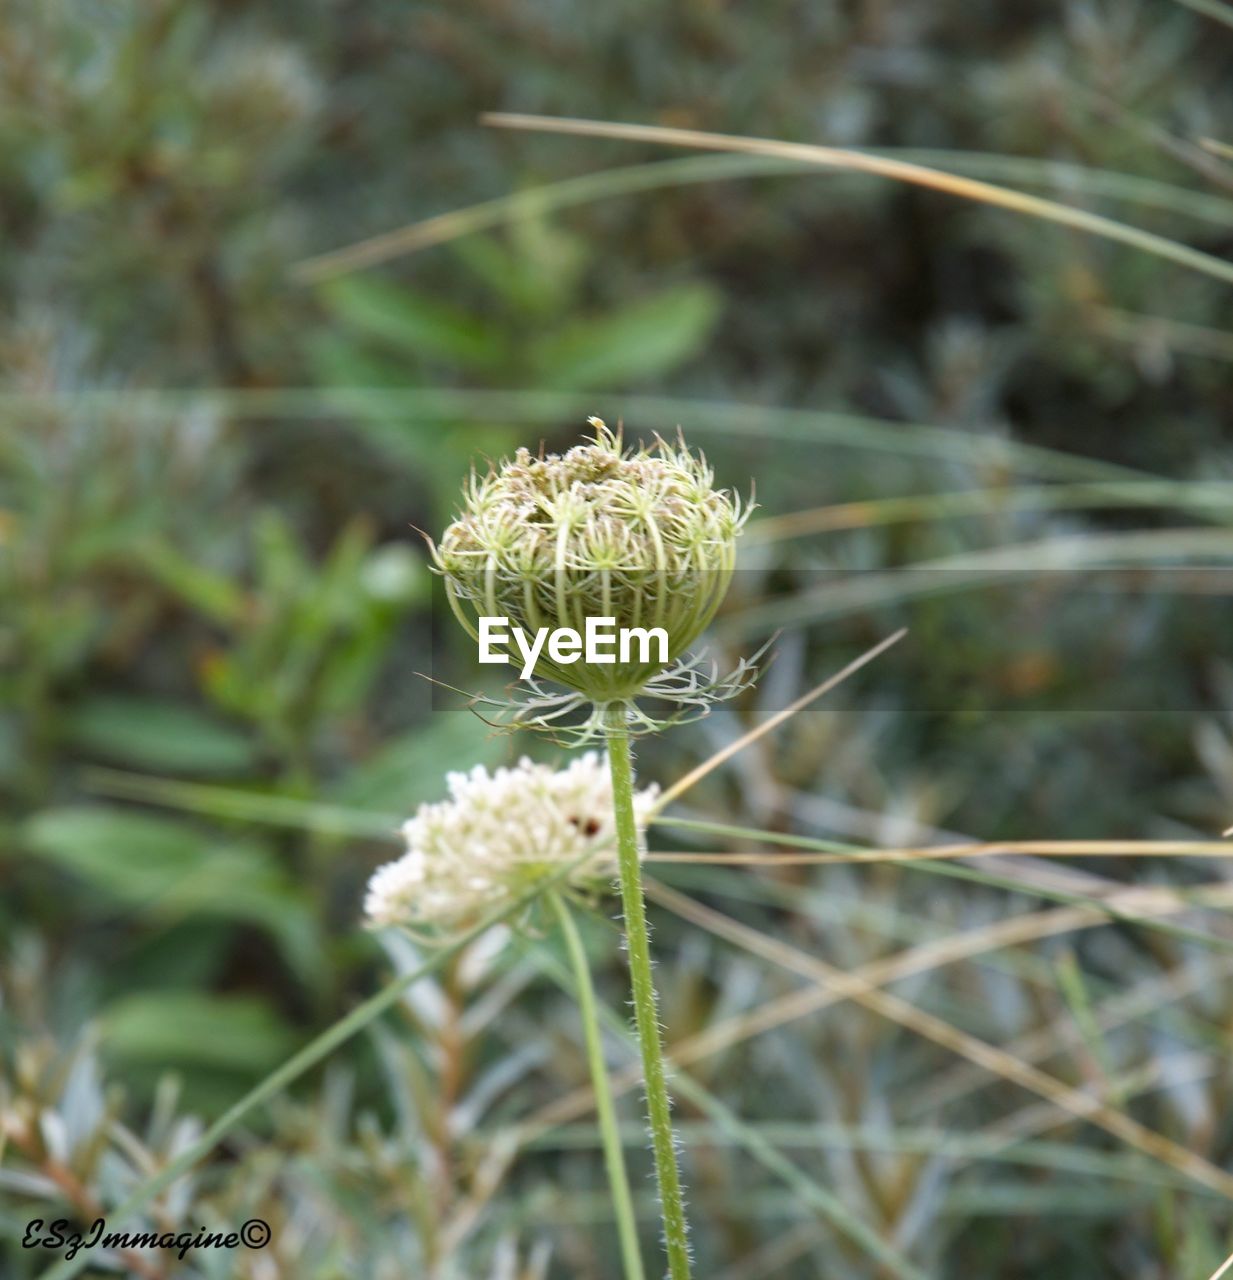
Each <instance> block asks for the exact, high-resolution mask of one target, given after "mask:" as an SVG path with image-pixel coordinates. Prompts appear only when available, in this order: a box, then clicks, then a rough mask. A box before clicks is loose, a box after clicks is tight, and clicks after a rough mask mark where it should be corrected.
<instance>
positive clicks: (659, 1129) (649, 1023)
mask: <svg viewBox="0 0 1233 1280" xmlns="http://www.w3.org/2000/svg"><path fill="white" fill-rule="evenodd" d="M607 739H608V765H609V768H610V769H611V770H612V808H613V815H614V818H615V821H616V836H617V857H618V861H619V865H620V870H621V905H622V909H623V912H624V916H625V939H626V945H627V947H628V949H629V977H630V988H631V991H632V994H633V1001H634V1020H635V1024H636V1026H637V1029H638V1047H639V1048H640V1050H641V1052H642V1071H643V1077H644V1080H645V1084H646V1109H647V1121H648V1123H649V1125H650V1130H651V1146H652V1149H653V1150H654V1153H655V1175H656V1178H657V1179H658V1182H659V1205H660V1214H661V1216H662V1218H663V1224H664V1245H665V1247H666V1249H667V1252H668V1275H669V1277H670V1278H671V1280H688V1277H689V1274H690V1269H689V1226H688V1224H687V1222H686V1220H685V1202H684V1198H683V1196H682V1194H681V1174H680V1169H679V1168H678V1167H677V1156H676V1141H675V1139H674V1137H673V1133H672V1106H671V1103H670V1101H669V1099H668V1086H667V1082H666V1080H665V1073H664V1051H663V1045H662V1043H661V1041H660V1034H659V1013H658V1010H657V1008H656V1000H655V980H654V977H653V976H652V973H651V943H650V937H649V935H648V932H647V923H646V903H645V902H644V901H643V896H642V867H641V864H640V863H639V859H638V831H637V826H636V824H635V821H634V771H633V759H632V752H631V750H630V745H629V729H628V727H627V726H626V723H625V706H624V704H623V703H619V702H617V703H613V704H611V705H610V706H609V709H608V714H607Z"/></svg>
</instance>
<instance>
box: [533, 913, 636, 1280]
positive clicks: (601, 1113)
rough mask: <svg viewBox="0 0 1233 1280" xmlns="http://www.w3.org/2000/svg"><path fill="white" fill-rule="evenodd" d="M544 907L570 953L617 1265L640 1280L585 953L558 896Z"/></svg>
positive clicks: (631, 1208)
mask: <svg viewBox="0 0 1233 1280" xmlns="http://www.w3.org/2000/svg"><path fill="white" fill-rule="evenodd" d="M547 897H548V902H549V905H550V906H551V907H552V910H553V913H554V914H555V915H556V918H557V923H558V924H559V925H560V927H561V934H562V936H563V937H564V938H565V949H566V950H567V951H568V952H569V960H570V965H571V967H572V968H573V970H574V986H575V988H576V991H577V996H578V1012H579V1014H580V1016H581V1018H582V1034H583V1038H584V1039H585V1041H586V1049H587V1064H588V1066H589V1067H590V1070H591V1087H592V1088H593V1089H594V1091H595V1112H596V1115H597V1116H598V1118H599V1132H600V1137H601V1139H602V1141H603V1146H604V1166H605V1168H606V1169H607V1171H608V1190H609V1192H610V1194H611V1196H612V1212H613V1216H614V1217H615V1218H616V1225H617V1235H618V1237H619V1238H620V1242H621V1263H622V1266H623V1268H624V1273H625V1280H645V1274H646V1273H645V1272H644V1271H643V1269H642V1255H641V1254H640V1252H639V1249H638V1221H637V1218H636V1217H635V1215H634V1202H633V1197H632V1196H631V1195H630V1191H629V1174H628V1172H627V1171H626V1168H625V1148H624V1146H623V1145H622V1142H621V1133H620V1129H619V1128H618V1126H617V1118H616V1107H615V1105H614V1104H613V1101H612V1086H611V1085H610V1083H609V1081H608V1070H607V1066H606V1064H605V1062H604V1045H603V1040H602V1038H601V1036H600V1028H599V1011H598V1009H597V1007H596V1004H595V987H594V985H593V984H592V982H591V968H590V965H588V963H587V954H586V951H585V950H584V949H583V946H582V939H581V937H579V935H578V926H577V925H576V924H575V923H574V918H573V916H572V915H571V914H570V910H569V908H568V907H567V906H566V905H565V902H564V900H563V899H562V897H561V895H560V893H558V892H557V891H556V890H555V889H550V890H549V891H548V894H547Z"/></svg>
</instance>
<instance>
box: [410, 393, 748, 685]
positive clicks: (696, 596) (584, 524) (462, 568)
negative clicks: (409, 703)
mask: <svg viewBox="0 0 1233 1280" xmlns="http://www.w3.org/2000/svg"><path fill="white" fill-rule="evenodd" d="M591 423H592V425H593V426H594V427H595V429H596V437H595V442H594V443H593V444H586V445H579V446H577V447H576V448H573V449H570V450H569V452H567V453H565V454H563V455H558V454H549V455H547V456H546V457H545V456H542V455H541V456H540V457H533V456H532V455H531V454H530V453H529V452H528V451H527V450H526V449H519V450H518V452H517V454H516V455H515V456H514V459H513V461H507V462H504V463H502V464H501V465H500V466H499V467H497V468H495V469H493V470H491V471H490V472H489V473H488V475H487V476H485V477H483V478H482V479H481V478H479V477H478V476H476V475H474V474H473V475H472V477H471V480H470V483H469V484H468V486H467V488H466V491H465V493H464V503H463V509H462V512H461V514H460V515H459V517H458V519H457V520H455V521H454V523H453V524H451V525H450V526H449V528H448V529H446V531H445V533H444V534H443V535H442V537H441V541H440V543H439V545H437V546H436V547H434V548H433V557H434V560H435V563H436V566H437V569H438V570H439V571H440V572H441V574H442V575H443V577H444V579H445V585H446V591H447V593H448V596H449V600H450V605H451V607H452V608H453V610H454V613H455V614H456V616H457V617H458V620H459V621H460V622H461V623H462V625H463V627H464V628H466V630H467V631H468V632H469V633H470V634H471V636H472V637H474V638H476V639H478V629H477V619H478V618H479V617H483V616H488V617H506V618H508V619H509V620H510V625H511V626H512V627H514V626H516V627H521V628H522V629H523V630H524V631H525V632H527V633H528V634H533V633H535V632H538V631H539V630H541V629H542V628H547V629H549V630H550V631H555V630H558V629H560V628H570V629H571V630H573V631H576V632H578V633H579V634H582V633H583V632H584V631H585V629H586V619H587V618H588V617H594V618H601V617H606V618H613V619H614V620H615V627H616V628H617V629H618V630H624V629H629V628H652V627H660V628H663V630H664V631H665V632H666V633H667V636H668V663H654V664H647V663H645V662H641V661H629V662H624V663H622V662H614V663H612V664H596V663H587V662H585V661H580V662H577V663H574V664H561V663H556V662H553V661H552V660H551V658H550V657H549V656H547V655H543V656H541V657H540V659H539V661H538V663H537V664H536V668H535V674H536V676H539V677H546V678H548V679H551V680H554V681H556V682H557V683H559V684H562V685H564V686H565V687H566V688H568V689H573V690H575V691H577V692H578V693H579V694H581V695H583V696H584V697H586V698H588V699H590V700H591V701H592V702H594V703H597V704H598V703H608V702H615V701H622V700H628V699H632V698H634V697H636V696H637V695H638V694H639V693H640V692H642V691H643V689H644V688H645V687H646V685H647V683H648V681H650V680H652V679H653V678H654V677H655V676H656V675H657V674H658V673H659V672H661V671H662V670H663V669H664V667H665V666H668V665H670V664H675V663H677V662H679V661H680V660H681V659H682V658H683V656H684V655H685V652H686V650H687V649H688V648H689V646H690V645H691V644H693V642H694V641H695V640H696V639H697V638H698V637H699V636H700V635H701V634H702V632H703V631H704V630H705V629H706V627H707V625H708V624H709V623H710V621H711V619H712V618H713V617H714V616H715V611H716V610H717V609H718V608H719V605H720V603H721V601H722V600H723V598H724V595H725V593H726V592H727V589H728V583H729V580H730V579H731V576H732V570H733V567H734V564H735V560H736V537H737V534H738V533H739V532H740V530H741V528H742V526H743V525H744V523H745V520H746V518H747V516H748V514H749V512H748V508H745V509H743V508H742V505H741V502H740V500H739V499H738V498H737V497H736V496H735V495H733V494H731V493H730V492H728V491H727V490H721V489H716V488H715V487H714V476H713V474H712V472H711V470H710V468H709V467H708V466H707V464H706V462H705V460H704V459H702V458H700V457H695V456H694V455H693V454H691V453H690V452H689V450H688V449H686V448H685V447H684V444H683V443H682V444H681V445H680V446H679V447H673V446H671V445H669V444H667V443H666V442H665V441H663V440H661V439H658V438H657V439H656V442H655V445H654V447H653V448H651V449H646V448H640V449H638V450H636V451H625V450H624V449H623V448H622V442H621V438H620V436H619V435H617V434H614V433H613V432H611V431H610V430H609V429H608V428H607V427H606V426H605V425H604V424H603V422H601V421H600V420H599V419H598V418H592V419H591ZM641 656H642V655H639V657H641Z"/></svg>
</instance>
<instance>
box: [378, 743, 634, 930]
mask: <svg viewBox="0 0 1233 1280" xmlns="http://www.w3.org/2000/svg"><path fill="white" fill-rule="evenodd" d="M446 781H447V783H448V785H449V791H450V799H448V800H442V801H440V802H439V803H437V804H424V805H421V806H420V807H419V810H418V811H417V813H416V815H415V817H414V818H412V819H411V820H410V821H409V822H406V823H405V824H404V825H403V828H402V832H403V835H404V836H405V837H406V841H407V852H406V853H405V854H403V856H402V857H401V858H399V859H397V861H395V862H390V863H387V864H386V865H385V866H383V867H380V868H378V869H377V871H376V872H375V873H374V875H373V877H372V879H371V880H370V881H369V883H368V894H367V897H366V898H365V901H364V912H365V914H366V915H367V917H368V919H369V920H370V922H371V923H372V924H374V925H393V924H401V925H409V926H413V927H414V926H427V927H434V926H435V927H446V928H448V927H453V926H459V925H463V924H465V923H467V922H469V921H471V920H473V919H475V918H476V917H478V916H479V915H481V914H482V913H484V912H485V911H490V910H493V909H495V908H497V907H499V906H500V904H501V903H502V902H503V901H508V900H509V899H511V898H514V897H517V896H518V895H519V894H520V893H523V892H524V891H525V890H527V889H529V888H531V887H533V886H534V884H535V883H536V882H537V881H538V880H541V879H543V878H544V877H546V876H548V875H551V874H552V873H553V872H554V871H556V870H558V869H559V868H560V867H561V866H562V865H564V864H567V863H570V862H573V861H575V860H576V859H579V858H582V859H583V861H582V862H580V863H579V865H578V867H577V869H576V870H575V871H574V872H573V873H572V875H571V876H570V881H571V883H573V884H576V885H579V886H592V885H594V884H595V883H596V882H597V881H602V880H603V879H604V878H605V877H610V876H611V875H612V874H613V872H614V870H615V866H616V856H615V846H614V843H613V840H614V828H613V819H612V782H611V779H610V777H609V775H608V769H607V766H606V762H605V761H604V760H602V759H601V758H600V756H599V755H598V754H597V753H596V752H594V751H588V752H586V753H585V754H583V755H581V756H578V757H577V758H576V759H575V760H573V761H572V762H571V763H570V764H569V765H568V766H567V767H566V768H564V769H552V768H550V767H549V766H548V765H543V764H532V762H531V761H530V760H529V759H527V758H526V757H525V756H524V757H523V758H522V759H521V760H520V761H519V762H518V764H517V765H516V766H514V767H513V768H499V769H497V770H496V771H495V772H494V773H492V774H489V773H488V771H487V770H486V769H485V768H484V767H483V766H482V765H476V767H475V768H474V769H472V770H471V772H470V773H451V774H448V775H447V778H446ZM658 790H659V788H658V787H655V786H651V787H648V788H646V789H645V790H642V791H639V792H636V793H635V795H634V813H635V815H636V817H637V819H638V822H639V827H640V828H641V827H642V825H643V824H644V823H645V821H646V818H647V816H648V813H649V810H650V807H651V805H652V804H653V802H654V800H655V797H656V795H657V794H658ZM590 849H593V850H594V851H595V853H594V857H592V858H586V857H585V856H584V855H585V854H586V853H587V851H588V850H590Z"/></svg>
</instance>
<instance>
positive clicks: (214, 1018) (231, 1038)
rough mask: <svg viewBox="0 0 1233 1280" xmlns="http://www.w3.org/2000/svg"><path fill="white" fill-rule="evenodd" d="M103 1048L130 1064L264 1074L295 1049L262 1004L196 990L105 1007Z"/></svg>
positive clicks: (146, 995) (143, 995)
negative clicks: (206, 993)
mask: <svg viewBox="0 0 1233 1280" xmlns="http://www.w3.org/2000/svg"><path fill="white" fill-rule="evenodd" d="M102 1028H103V1045H104V1047H105V1048H106V1049H107V1050H108V1051H109V1052H110V1053H111V1054H112V1055H114V1056H115V1057H117V1058H123V1059H127V1060H129V1061H133V1062H150V1063H155V1064H157V1065H158V1066H159V1067H162V1066H164V1065H165V1064H173V1063H178V1064H184V1065H191V1066H199V1067H201V1066H204V1067H214V1068H221V1069H224V1070H230V1071H243V1072H246V1073H251V1072H257V1071H265V1070H268V1069H269V1068H270V1067H272V1066H274V1065H275V1064H276V1063H278V1062H279V1061H280V1060H281V1059H283V1058H285V1057H286V1056H287V1055H289V1054H290V1053H291V1052H292V1050H293V1049H294V1048H295V1035H294V1033H293V1032H292V1031H291V1029H290V1028H289V1027H288V1026H287V1025H286V1024H285V1023H284V1022H283V1021H282V1020H281V1019H280V1018H279V1017H278V1015H277V1014H276V1013H275V1012H274V1011H273V1010H272V1009H271V1008H270V1006H269V1005H268V1004H267V1003H266V1002H265V1001H263V1000H258V999H255V998H253V997H251V996H214V995H205V994H202V993H201V992H197V991H143V992H138V993H136V994H134V995H131V996H126V997H124V998H123V999H121V1000H117V1001H115V1002H114V1003H112V1004H110V1005H109V1006H107V1008H106V1009H104V1011H103V1014H102Z"/></svg>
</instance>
